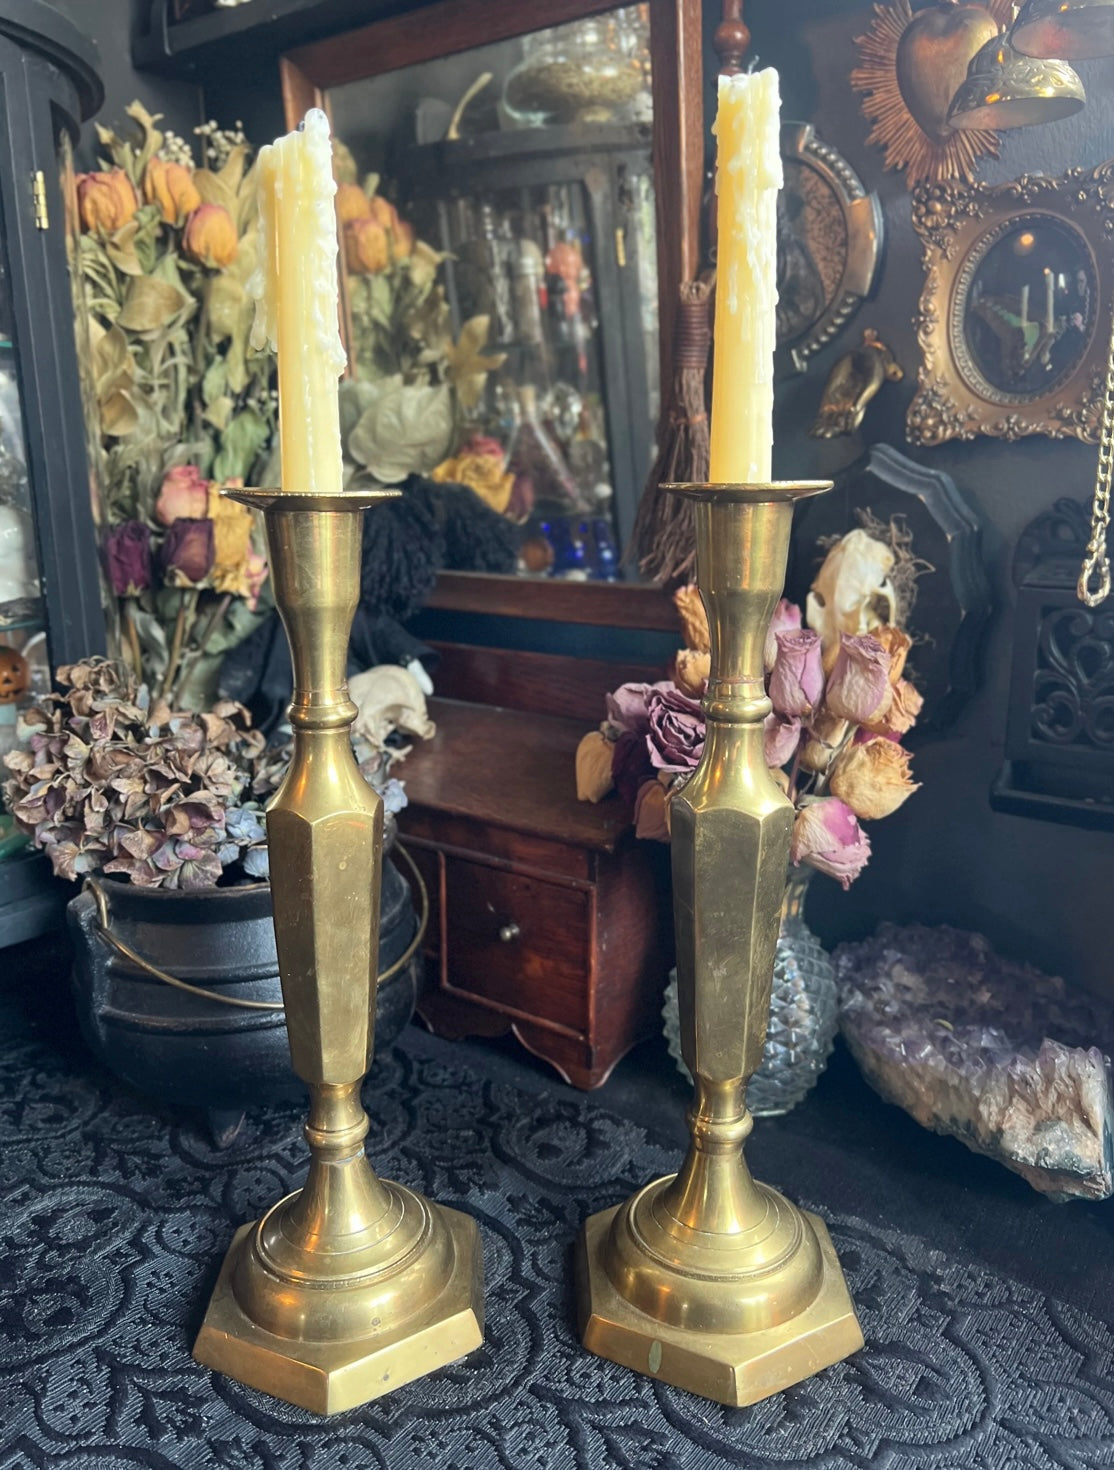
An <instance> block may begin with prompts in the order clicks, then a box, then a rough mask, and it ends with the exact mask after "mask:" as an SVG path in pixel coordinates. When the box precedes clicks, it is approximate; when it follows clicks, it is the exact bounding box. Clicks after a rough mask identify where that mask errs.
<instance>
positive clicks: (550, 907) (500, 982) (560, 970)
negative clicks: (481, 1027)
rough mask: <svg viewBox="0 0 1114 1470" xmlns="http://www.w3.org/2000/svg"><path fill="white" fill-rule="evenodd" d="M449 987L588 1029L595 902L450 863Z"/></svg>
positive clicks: (478, 866) (559, 888)
mask: <svg viewBox="0 0 1114 1470" xmlns="http://www.w3.org/2000/svg"><path fill="white" fill-rule="evenodd" d="M445 937H446V950H447V955H446V961H447V963H446V972H447V973H446V979H447V982H448V989H449V990H451V991H457V992H464V993H466V994H467V995H469V996H473V997H475V998H476V999H478V1000H482V1001H483V1002H485V1003H486V1004H487V1005H489V1006H492V1007H493V1008H495V1009H498V1010H503V1011H506V1012H508V1013H511V1014H517V1015H523V1016H529V1017H531V1018H534V1019H536V1020H539V1021H543V1022H546V1021H548V1022H549V1023H550V1024H553V1025H557V1026H560V1027H562V1028H567V1029H568V1030H570V1031H572V1032H575V1033H576V1034H578V1035H582V1034H585V1033H586V1032H587V1030H588V1025H589V1020H590V1015H589V996H590V993H591V976H592V973H593V965H592V897H591V894H590V893H589V892H588V891H586V890H584V889H578V888H569V887H564V886H563V885H561V884H557V883H547V882H545V881H544V880H541V879H537V878H528V877H523V876H521V875H519V874H517V873H509V872H505V871H502V870H500V869H498V868H489V867H486V866H485V865H484V864H483V863H477V862H470V861H468V860H466V859H463V858H455V857H446V858H445Z"/></svg>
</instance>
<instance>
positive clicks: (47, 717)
mask: <svg viewBox="0 0 1114 1470" xmlns="http://www.w3.org/2000/svg"><path fill="white" fill-rule="evenodd" d="M58 681H59V683H60V684H61V685H62V686H63V689H64V692H63V693H61V694H52V695H48V696H47V697H46V698H45V699H44V700H43V701H42V703H41V704H39V705H35V706H33V707H32V708H30V709H28V710H26V711H24V712H23V714H22V717H21V718H22V722H23V725H24V729H25V733H26V739H25V740H24V741H23V744H22V748H20V749H18V750H15V751H12V752H10V753H9V754H8V755H7V756H6V757H5V764H6V765H7V767H8V770H9V771H10V772H11V773H12V774H11V776H10V777H9V779H8V780H7V782H6V783H5V785H4V797H5V800H6V802H7V805H8V809H9V810H10V811H11V813H12V815H13V816H14V817H15V820H16V822H17V824H18V825H19V827H20V828H21V829H22V830H23V831H24V832H25V833H26V834H27V835H28V836H29V837H30V838H31V839H32V841H33V842H34V844H35V846H36V847H38V848H40V849H41V850H42V851H43V852H44V853H45V854H46V855H47V857H49V859H50V861H51V864H52V866H53V869H54V872H55V874H56V875H57V876H58V877H59V878H66V879H70V880H73V879H81V878H84V877H88V876H90V875H93V874H97V873H105V874H109V875H112V876H115V877H118V878H125V879H128V880H130V881H131V882H132V883H135V884H137V885H138V886H140V887H143V888H182V889H200V888H210V887H212V886H213V885H215V884H217V883H222V882H223V883H229V882H235V881H243V880H245V879H249V880H251V879H253V880H262V879H266V877H267V876H268V865H267V846H266V829H265V823H264V813H263V805H264V803H265V802H266V800H267V798H268V797H270V796H271V794H272V793H273V792H274V791H275V790H277V788H278V785H279V783H280V782H281V780H282V778H283V776H284V775H285V772H286V768H287V765H288V763H289V760H290V746H289V745H286V746H280V747H268V746H267V745H266V742H265V740H264V738H263V735H262V734H261V733H260V732H259V731H258V730H254V729H252V727H251V716H250V715H249V714H248V712H247V710H245V709H244V708H243V706H242V705H239V704H236V703H234V702H233V701H232V700H223V701H221V702H219V703H217V704H216V705H215V706H214V708H213V709H212V710H209V711H206V712H204V713H201V714H195V713H192V712H190V711H184V710H176V709H174V708H173V707H172V706H171V704H170V703H169V702H168V701H167V700H166V699H165V698H163V697H162V696H160V695H156V694H152V693H151V691H150V689H149V688H148V686H147V685H146V684H143V683H140V682H139V681H137V680H136V678H135V676H134V675H133V674H132V672H131V671H130V670H129V669H127V668H126V667H124V666H123V665H121V664H117V663H113V662H111V661H109V660H107V659H100V658H93V659H85V660H83V661H82V662H81V663H77V664H72V665H70V666H68V667H66V668H61V669H59V670H58ZM358 753H359V754H360V755H362V756H363V757H364V760H363V763H362V764H361V770H362V771H363V772H364V775H365V778H366V779H368V780H369V781H370V782H371V784H372V785H374V786H376V788H377V789H378V790H379V791H380V792H381V794H382V795H383V797H384V801H385V803H386V806H387V809H388V811H398V810H399V809H400V808H401V806H403V805H404V804H405V797H404V795H403V792H402V787H401V784H400V783H399V782H398V781H396V780H394V779H392V778H390V777H389V775H388V772H389V769H390V766H391V764H392V760H393V758H394V754H395V753H394V752H392V751H391V750H389V749H388V747H387V746H386V743H384V744H383V745H382V746H379V747H378V748H375V749H372V748H370V747H367V746H365V748H364V749H362V750H360V751H359V752H358Z"/></svg>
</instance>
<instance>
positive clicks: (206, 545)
mask: <svg viewBox="0 0 1114 1470" xmlns="http://www.w3.org/2000/svg"><path fill="white" fill-rule="evenodd" d="M215 559H216V541H215V538H214V534H213V523H212V521H210V520H201V521H188V520H177V521H174V522H172V523H171V526H170V528H169V530H168V531H167V533H166V537H165V539H164V540H163V543H162V546H161V547H160V548H159V564H160V566H161V567H162V574H163V579H164V581H165V582H166V584H167V586H168V587H199V586H201V584H202V583H203V582H204V581H205V578H206V577H207V576H208V575H209V573H210V572H211V571H212V569H213V562H214V560H215Z"/></svg>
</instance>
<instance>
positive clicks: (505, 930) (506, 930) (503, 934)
mask: <svg viewBox="0 0 1114 1470" xmlns="http://www.w3.org/2000/svg"><path fill="white" fill-rule="evenodd" d="M521 933H522V930H521V929H520V928H519V927H518V925H517V924H515V923H513V922H512V923H510V924H504V925H503V927H502V928H501V929H500V930H499V938H500V939H501V940H502V941H503V943H504V944H513V943H514V942H515V940H516V939H517V938H518V936H519V935H520V934H521Z"/></svg>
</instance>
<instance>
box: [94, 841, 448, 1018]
mask: <svg viewBox="0 0 1114 1470" xmlns="http://www.w3.org/2000/svg"><path fill="white" fill-rule="evenodd" d="M393 851H394V852H397V853H398V854H399V856H400V857H402V858H405V860H406V864H407V866H408V867H409V869H410V872H411V874H412V876H413V879H414V883H415V885H416V886H417V889H418V897H419V900H420V903H421V914H420V917H419V919H418V927H417V929H416V930H415V931H414V937H413V939H411V941H410V943H409V944H408V945H407V946H406V948H405V950H403V952H402V954H401V955H399V957H398V959H397V960H395V962H394V964H393V965H389V966H388V967H387V969H385V970H384V971H383V972H382V973H381V974H380V975H379V976H378V977H377V979H376V984H377V985H382V984H383V982H384V981H386V980H390V979H392V978H393V977H394V976H395V975H397V974H398V972H399V971H400V970H401V969H403V968H404V967H405V966H406V965H408V964H409V963H410V961H411V960H412V959H413V958H414V956H415V955H416V954H417V952H418V949H419V948H420V946H421V943H422V940H423V939H424V938H425V935H426V930H427V929H428V927H429V890H428V889H427V888H426V885H425V879H424V878H423V877H422V875H421V871H420V870H419V868H418V865H417V863H416V862H415V861H414V859H413V858H412V857H411V856H410V854H409V853H408V852H407V850H406V848H405V847H403V845H402V843H401V842H396V843H395V845H394V848H393ZM85 888H86V889H87V890H88V892H90V893H91V894H92V895H93V899H94V902H95V903H96V905H97V918H98V921H99V924H100V929H99V933H100V937H101V939H103V940H104V942H105V943H106V944H107V945H108V946H109V948H110V949H114V950H115V951H116V953H117V954H118V955H121V956H122V957H123V958H124V959H126V960H130V962H131V963H132V964H133V965H135V966H137V967H138V968H139V969H140V970H142V971H143V972H144V973H145V974H147V975H150V976H152V977H153V978H154V979H155V980H161V981H162V983H163V984H164V985H172V986H173V987H174V989H175V990H184V991H186V992H187V993H188V994H190V995H196V996H199V997H200V998H201V999H202V1000H215V1001H216V1002H217V1003H218V1004H219V1005H222V1006H239V1007H240V1009H241V1010H245V1011H283V1010H285V1009H286V1007H285V1006H284V1005H283V1003H282V1001H276V1000H241V999H240V997H239V996H235V995H221V994H219V993H218V992H217V991H215V990H207V989H206V988H205V986H203V985H190V984H189V982H188V981H186V980H179V979H178V978H177V976H175V975H168V974H167V972H166V971H165V970H160V969H159V967H158V965H153V964H152V963H151V961H150V960H147V959H144V958H143V956H142V955H141V954H138V953H137V952H136V951H135V950H134V949H132V947H131V945H130V944H126V943H125V942H124V940H122V939H120V938H119V937H118V936H117V935H115V934H113V932H112V929H111V927H110V918H109V913H108V898H107V896H106V895H105V891H104V889H103V888H102V887H101V885H100V884H99V883H98V882H97V880H96V879H95V878H86V880H85Z"/></svg>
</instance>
